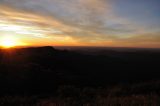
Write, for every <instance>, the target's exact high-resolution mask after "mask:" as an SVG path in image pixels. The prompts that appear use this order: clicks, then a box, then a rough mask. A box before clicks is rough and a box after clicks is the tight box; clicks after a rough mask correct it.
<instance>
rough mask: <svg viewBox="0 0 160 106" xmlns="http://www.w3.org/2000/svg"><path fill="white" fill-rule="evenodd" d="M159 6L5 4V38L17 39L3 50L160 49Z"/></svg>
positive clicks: (13, 0) (80, 1)
mask: <svg viewBox="0 0 160 106" xmlns="http://www.w3.org/2000/svg"><path fill="white" fill-rule="evenodd" d="M159 4H160V2H159V1H157V0H146V1H143V0H140V1H137V2H133V0H113V1H112V0H69V1H68V0H44V1H43V0H36V1H35V0H21V2H19V0H2V1H0V39H1V38H2V37H1V36H3V37H4V36H6V35H13V36H14V39H12V40H11V39H9V40H3V41H2V42H1V46H2V45H3V46H6V47H7V46H8V47H10V46H16V45H24V44H23V42H25V43H27V44H29V45H30V46H107V47H145V48H148V47H149V48H160V30H159V29H160V21H159V19H160V15H159V11H160V8H159ZM148 7H150V9H149V10H148ZM79 8H83V9H79ZM15 38H17V39H19V40H18V41H17V39H16V41H15ZM7 39H8V38H7Z"/></svg>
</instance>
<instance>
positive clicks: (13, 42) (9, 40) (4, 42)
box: [0, 36, 26, 48]
mask: <svg viewBox="0 0 160 106" xmlns="http://www.w3.org/2000/svg"><path fill="white" fill-rule="evenodd" d="M24 45H26V44H25V43H23V42H20V41H19V40H18V39H16V38H15V37H14V36H5V37H3V38H1V39H0V46H1V47H3V48H12V47H16V46H24Z"/></svg>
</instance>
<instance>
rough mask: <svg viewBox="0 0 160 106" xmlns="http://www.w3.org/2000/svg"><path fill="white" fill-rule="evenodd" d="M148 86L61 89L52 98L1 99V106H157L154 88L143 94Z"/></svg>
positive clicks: (13, 97)
mask: <svg viewBox="0 0 160 106" xmlns="http://www.w3.org/2000/svg"><path fill="white" fill-rule="evenodd" d="M151 84H152V85H155V83H143V84H135V85H129V86H128V85H124V86H122V85H118V86H112V87H106V88H104V87H103V88H102V87H99V88H94V87H83V88H78V87H74V86H63V87H60V88H58V90H57V91H56V92H55V94H39V95H27V96H26V95H21V96H13V95H12V96H1V97H0V106H159V105H160V95H159V91H157V90H156V88H155V86H153V87H154V88H153V89H148V88H149V87H148V88H147V89H146V91H144V90H143V89H145V86H150V85H151ZM156 84H159V82H158V83H156ZM157 86H159V85H157ZM142 90H143V91H144V92H143V91H142Z"/></svg>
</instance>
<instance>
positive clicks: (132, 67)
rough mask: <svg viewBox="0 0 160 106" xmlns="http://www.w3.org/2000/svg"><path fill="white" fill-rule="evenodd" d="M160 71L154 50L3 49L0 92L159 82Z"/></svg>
mask: <svg viewBox="0 0 160 106" xmlns="http://www.w3.org/2000/svg"><path fill="white" fill-rule="evenodd" d="M159 70H160V52H157V51H156V52H155V51H152V50H151V51H114V50H108V51H104V54H100V55H89V54H85V53H78V52H74V51H68V50H58V49H55V48H53V47H49V46H47V47H31V48H17V49H16V48H13V49H0V83H1V85H2V86H1V88H0V89H1V91H6V92H8V93H10V92H20V93H21V92H34V93H36V92H37V93H38V92H42V91H47V92H50V91H53V89H56V88H57V87H58V86H60V85H75V86H107V85H109V84H115V83H131V82H140V81H147V80H156V79H157V80H158V79H159V76H160V73H159Z"/></svg>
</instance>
